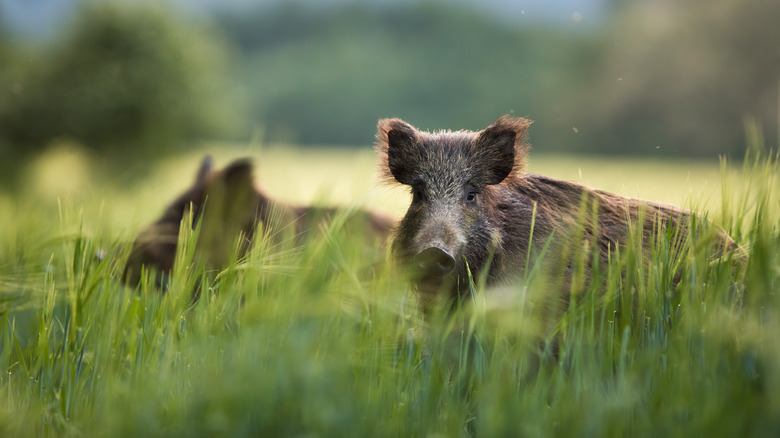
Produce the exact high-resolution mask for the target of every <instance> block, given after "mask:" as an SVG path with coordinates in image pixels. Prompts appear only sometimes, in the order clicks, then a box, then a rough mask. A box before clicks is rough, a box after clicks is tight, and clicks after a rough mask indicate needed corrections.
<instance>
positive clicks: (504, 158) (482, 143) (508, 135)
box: [474, 116, 532, 185]
mask: <svg viewBox="0 0 780 438" xmlns="http://www.w3.org/2000/svg"><path fill="white" fill-rule="evenodd" d="M531 123H532V122H531V121H530V120H527V119H523V118H520V117H509V116H503V117H501V118H500V119H498V120H496V121H495V122H494V123H493V124H492V125H490V126H488V127H487V128H485V129H484V130H483V131H482V132H480V133H479V136H478V137H477V141H476V147H475V150H474V155H475V159H476V161H477V162H478V163H480V165H481V167H482V169H481V171H482V175H483V178H484V180H483V183H484V184H486V185H493V184H499V183H500V182H501V181H503V180H504V179H506V177H507V176H509V174H510V173H512V171H518V172H519V171H520V170H522V168H523V165H524V164H525V153H526V151H527V146H526V145H525V143H524V141H525V132H526V129H528V126H529V125H530V124H531Z"/></svg>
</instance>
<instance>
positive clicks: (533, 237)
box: [375, 116, 735, 307]
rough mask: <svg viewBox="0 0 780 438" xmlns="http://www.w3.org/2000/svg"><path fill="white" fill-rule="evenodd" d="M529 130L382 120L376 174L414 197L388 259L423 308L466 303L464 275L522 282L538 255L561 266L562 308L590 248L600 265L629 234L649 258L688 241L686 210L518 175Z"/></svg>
mask: <svg viewBox="0 0 780 438" xmlns="http://www.w3.org/2000/svg"><path fill="white" fill-rule="evenodd" d="M530 124H531V122H530V121H529V120H526V119H524V118H515V117H509V116H503V117H501V118H499V119H498V120H497V121H496V122H495V123H493V124H491V125H490V126H488V127H487V128H485V129H484V130H482V131H479V132H473V131H438V132H433V133H429V132H423V131H420V130H418V129H416V128H414V127H413V126H412V125H410V124H408V123H406V122H405V121H403V120H401V119H382V120H380V121H379V124H378V132H377V142H376V146H375V149H376V151H377V154H378V159H379V167H380V171H381V172H382V173H383V174H384V176H385V177H386V178H387V179H388V180H389V181H393V182H398V183H401V184H404V185H407V186H409V187H410V188H411V194H412V201H411V205H410V206H409V209H408V211H407V212H406V215H405V216H404V217H403V219H401V221H400V223H399V226H398V228H397V230H396V232H395V236H394V239H393V243H392V247H391V253H392V255H393V257H394V258H395V259H396V260H397V261H398V262H399V264H400V265H401V266H404V267H406V268H408V269H407V272H409V273H410V276H411V277H412V280H413V283H414V286H415V288H416V290H417V291H418V292H419V295H420V298H421V301H422V304H423V306H424V307H425V306H426V305H427V304H430V303H432V302H436V301H439V300H441V299H442V298H443V299H446V300H448V301H450V302H457V301H458V299H459V298H462V297H464V296H465V295H466V294H467V292H468V290H469V278H470V274H471V275H472V276H473V277H477V275H479V274H482V275H485V276H486V277H485V280H486V284H487V285H488V286H490V285H495V284H497V283H500V282H503V281H508V280H510V279H516V278H519V277H521V276H522V275H523V274H524V273H525V270H526V269H527V267H528V266H529V262H535V261H536V260H537V258H538V257H539V256H540V255H541V254H542V253H543V252H544V253H545V254H547V255H546V256H545V257H546V259H547V260H556V257H558V262H559V265H558V266H559V267H560V266H563V268H562V269H563V277H564V278H563V281H562V282H561V283H562V286H561V290H562V292H563V294H562V296H561V298H562V299H564V300H565V299H566V298H567V297H566V296H565V295H566V293H567V292H568V289H569V287H570V286H571V284H570V283H569V282H570V280H571V271H572V254H573V252H574V251H577V250H579V249H582V248H591V249H592V250H595V251H598V260H599V263H606V262H607V260H608V259H609V257H610V253H614V251H615V250H616V249H617V248H619V247H620V246H622V245H625V244H626V243H627V242H628V240H629V235H630V233H631V229H632V227H634V229H638V230H639V234H640V235H641V238H642V242H643V245H644V246H645V249H646V250H649V247H650V245H651V244H652V242H653V236H654V235H655V234H656V233H657V232H659V231H662V230H665V231H671V233H670V235H672V234H673V235H674V239H672V240H674V241H673V242H671V245H679V244H680V242H682V241H683V240H684V239H685V238H686V236H687V235H688V232H689V224H690V222H691V218H692V217H693V213H691V212H690V211H687V210H684V209H681V208H678V207H675V206H672V205H666V204H661V203H656V202H650V201H643V200H638V199H631V198H626V197H622V196H618V195H615V194H611V193H607V192H604V191H600V190H596V189H593V188H590V187H586V186H584V185H582V184H577V183H573V182H567V181H562V180H558V179H554V178H549V177H545V176H541V175H533V174H527V173H524V172H523V169H524V164H525V157H526V153H527V151H528V145H527V143H526V131H527V129H528V127H529V125H530ZM640 221H641V222H642V223H641V225H638V223H639V222H640ZM718 236H719V239H720V240H721V245H720V247H721V248H733V247H734V245H735V244H734V242H733V241H732V240H731V239H730V238H729V237H728V236H727V235H726V233H725V232H723V231H722V230H719V231H718ZM567 254H568V256H567ZM560 257H563V258H565V260H564V262H563V263H562V264H560ZM566 257H568V258H566ZM529 259H532V260H529ZM548 267H550V268H552V267H553V266H552V264H550V266H548ZM591 267H592V266H591ZM587 275H588V274H587V273H586V276H587Z"/></svg>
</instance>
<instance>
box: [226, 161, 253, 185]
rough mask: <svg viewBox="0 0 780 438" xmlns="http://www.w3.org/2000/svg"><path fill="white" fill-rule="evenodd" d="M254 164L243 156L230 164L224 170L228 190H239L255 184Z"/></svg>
mask: <svg viewBox="0 0 780 438" xmlns="http://www.w3.org/2000/svg"><path fill="white" fill-rule="evenodd" d="M253 167H254V166H253V165H252V160H250V159H249V158H242V159H240V160H236V161H233V162H232V163H230V164H228V165H227V167H225V169H224V170H223V171H222V181H223V182H224V183H225V187H226V188H227V189H228V190H239V189H243V188H246V187H252V186H253V179H254V177H253V176H252V173H253Z"/></svg>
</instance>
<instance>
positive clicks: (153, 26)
mask: <svg viewBox="0 0 780 438" xmlns="http://www.w3.org/2000/svg"><path fill="white" fill-rule="evenodd" d="M611 4H612V5H613V6H612V8H613V15H612V17H611V18H609V19H604V20H603V21H602V22H599V23H596V24H595V25H593V24H591V25H587V23H581V24H577V23H574V22H573V23H572V24H571V25H570V26H551V25H549V24H545V23H538V22H533V21H532V19H531V18H530V17H529V18H523V19H518V20H510V19H506V20H499V19H497V18H496V17H495V16H494V15H487V14H485V13H484V12H481V11H477V10H475V9H471V8H467V7H465V6H452V5H448V4H444V3H439V2H424V3H414V2H410V3H402V4H386V5H383V6H377V5H371V6H368V5H365V4H361V3H359V2H355V3H347V4H341V5H337V6H329V7H322V6H317V7H313V6H307V5H306V4H304V3H300V2H292V3H290V2H284V3H281V4H280V5H279V6H276V7H268V6H265V7H257V8H256V9H253V10H244V11H242V12H241V13H229V12H221V13H216V14H214V15H213V16H212V17H211V18H213V21H212V24H211V25H206V24H204V23H203V22H202V21H203V20H195V19H193V17H192V16H189V15H186V14H183V13H182V12H181V11H174V10H172V9H170V8H163V7H160V6H158V5H152V4H151V3H147V2H140V3H136V2H88V3H85V4H84V6H83V7H82V10H81V12H80V13H79V14H77V16H78V18H77V19H76V20H75V21H74V22H73V23H72V25H71V26H69V27H68V28H67V29H66V30H65V31H64V32H63V33H62V35H61V37H60V38H58V39H57V40H56V41H52V42H50V43H49V44H47V45H45V46H44V47H36V48H29V47H20V46H19V45H18V44H15V45H14V44H11V42H10V41H11V40H10V39H9V38H8V37H7V36H5V37H3V35H2V34H0V60H2V64H3V69H2V70H0V84H2V87H0V152H2V153H3V154H4V155H5V156H24V155H25V154H28V153H29V152H33V151H38V150H41V149H42V148H44V147H46V145H47V144H49V143H50V142H51V141H53V140H55V139H58V138H69V139H73V140H76V141H78V142H79V143H81V144H83V145H85V146H86V147H88V148H90V149H93V150H97V151H107V152H108V151H110V152H117V151H118V152H119V154H120V156H136V155H140V156H143V155H146V154H150V153H158V152H160V151H167V150H175V148H176V147H182V146H186V145H188V144H191V142H192V141H193V140H198V139H228V140H241V141H246V139H247V138H248V137H249V136H250V132H251V131H252V129H253V128H255V127H259V128H261V131H262V132H263V133H264V137H265V139H266V140H269V141H278V142H294V143H302V144H346V145H361V146H366V145H369V144H371V143H372V141H373V134H374V130H375V124H376V120H377V119H378V118H380V117H389V116H397V117H403V118H405V119H406V120H408V121H410V122H411V123H413V124H415V125H417V126H420V127H422V128H425V129H441V128H451V129H461V128H462V129H479V128H481V127H484V126H486V124H488V123H490V122H491V121H492V120H494V119H495V118H497V117H498V116H500V115H502V114H505V113H511V114H515V115H519V116H527V117H529V118H531V119H533V120H535V124H534V126H533V128H532V131H531V132H532V134H531V135H532V142H533V144H534V145H535V148H536V150H538V151H558V152H560V151H576V152H597V153H622V154H653V155H656V154H674V155H709V156H712V155H714V154H716V153H733V154H734V155H736V156H738V157H739V156H741V151H742V150H743V149H744V141H743V138H744V129H743V120H744V119H745V118H746V117H750V118H752V119H754V120H756V121H758V122H759V123H760V125H761V126H763V127H764V129H765V132H768V133H776V132H778V131H777V130H778V126H777V123H778V122H777V121H778V100H779V99H780V97H779V96H780V94H779V93H780V92H779V91H778V85H779V82H780V26H776V23H775V19H776V17H780V2H769V1H765V2H761V1H752V2H743V1H740V0H691V1H688V2H675V1H673V0H657V1H654V2H637V1H629V0H614V1H613V2H611ZM769 138H770V142H771V143H770V144H774V141H773V140H774V138H773V137H772V136H770V137H769Z"/></svg>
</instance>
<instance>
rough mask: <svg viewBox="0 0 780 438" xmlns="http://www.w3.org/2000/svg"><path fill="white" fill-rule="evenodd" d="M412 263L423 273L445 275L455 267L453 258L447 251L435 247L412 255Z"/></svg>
mask: <svg viewBox="0 0 780 438" xmlns="http://www.w3.org/2000/svg"><path fill="white" fill-rule="evenodd" d="M414 263H415V264H416V265H417V266H418V267H419V268H420V271H421V273H422V274H425V275H436V276H443V275H447V274H449V273H450V271H452V269H453V268H454V267H455V259H454V258H453V257H452V256H451V255H450V254H449V253H448V252H447V251H444V250H443V249H440V248H436V247H432V248H428V249H425V250H423V251H421V252H420V253H419V254H417V255H416V256H415V257H414Z"/></svg>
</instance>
